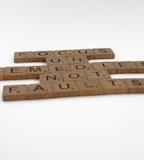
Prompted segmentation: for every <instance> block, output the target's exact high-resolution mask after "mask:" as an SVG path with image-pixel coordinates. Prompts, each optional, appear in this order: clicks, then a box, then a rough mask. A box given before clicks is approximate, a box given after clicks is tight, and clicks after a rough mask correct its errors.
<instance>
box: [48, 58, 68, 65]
mask: <svg viewBox="0 0 144 160" xmlns="http://www.w3.org/2000/svg"><path fill="white" fill-rule="evenodd" d="M46 63H47V65H59V64H68V62H67V59H66V57H52V58H50V57H47V58H46Z"/></svg>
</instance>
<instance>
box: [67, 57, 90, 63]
mask: <svg viewBox="0 0 144 160" xmlns="http://www.w3.org/2000/svg"><path fill="white" fill-rule="evenodd" d="M66 58H67V61H68V63H69V64H77V63H88V59H87V57H86V56H84V55H83V56H67V57H66Z"/></svg>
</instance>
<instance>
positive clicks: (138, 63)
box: [133, 61, 144, 73]
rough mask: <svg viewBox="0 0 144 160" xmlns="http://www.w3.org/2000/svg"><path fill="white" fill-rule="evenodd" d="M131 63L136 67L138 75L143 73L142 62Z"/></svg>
mask: <svg viewBox="0 0 144 160" xmlns="http://www.w3.org/2000/svg"><path fill="white" fill-rule="evenodd" d="M133 63H134V64H135V65H136V67H137V71H138V73H144V61H135V62H133Z"/></svg>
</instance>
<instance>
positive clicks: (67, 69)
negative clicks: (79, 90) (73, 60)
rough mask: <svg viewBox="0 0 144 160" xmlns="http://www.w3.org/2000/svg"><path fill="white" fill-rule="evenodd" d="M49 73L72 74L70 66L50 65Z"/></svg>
mask: <svg viewBox="0 0 144 160" xmlns="http://www.w3.org/2000/svg"><path fill="white" fill-rule="evenodd" d="M48 68H49V72H50V73H55V72H70V71H71V68H70V66H69V65H68V64H63V65H49V66H48Z"/></svg>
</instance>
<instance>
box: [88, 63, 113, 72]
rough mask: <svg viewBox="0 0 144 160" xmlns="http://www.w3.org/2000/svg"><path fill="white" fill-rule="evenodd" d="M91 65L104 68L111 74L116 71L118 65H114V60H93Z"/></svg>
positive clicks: (99, 68) (98, 68) (94, 67)
mask: <svg viewBox="0 0 144 160" xmlns="http://www.w3.org/2000/svg"><path fill="white" fill-rule="evenodd" d="M91 65H92V67H93V69H95V70H101V69H104V70H107V71H108V72H109V73H111V74H113V73H116V67H115V66H114V65H113V63H112V62H93V63H91Z"/></svg>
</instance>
